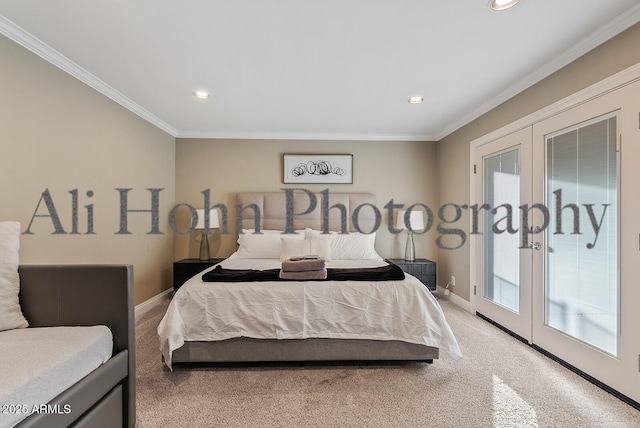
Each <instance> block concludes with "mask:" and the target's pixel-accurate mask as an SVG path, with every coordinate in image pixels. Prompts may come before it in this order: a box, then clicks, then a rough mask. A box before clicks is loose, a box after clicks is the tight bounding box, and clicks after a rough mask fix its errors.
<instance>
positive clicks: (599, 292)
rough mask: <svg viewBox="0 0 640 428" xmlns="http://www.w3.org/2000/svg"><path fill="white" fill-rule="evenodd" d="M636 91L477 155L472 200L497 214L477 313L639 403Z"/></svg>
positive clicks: (637, 87) (480, 247) (636, 87)
mask: <svg viewBox="0 0 640 428" xmlns="http://www.w3.org/2000/svg"><path fill="white" fill-rule="evenodd" d="M634 93H635V94H638V93H640V82H636V83H634V84H631V85H628V86H627V87H623V88H621V89H618V90H616V91H612V92H610V93H608V94H606V95H603V96H600V97H598V98H596V99H595V100H592V101H590V102H588V103H584V104H581V105H579V106H577V107H574V108H572V109H570V110H567V111H565V112H562V113H559V114H557V115H554V116H552V117H550V118H547V119H545V120H543V121H540V122H538V123H535V124H533V125H532V126H529V127H527V128H525V129H523V130H521V131H518V132H516V133H513V134H511V135H508V136H506V137H502V138H500V139H498V140H495V141H492V142H490V143H487V144H484V145H482V146H479V147H477V148H476V149H475V165H476V174H475V177H476V178H475V182H474V184H475V195H476V201H474V202H475V203H476V204H477V206H480V204H487V205H488V206H489V207H490V208H491V209H492V211H489V210H488V209H485V210H478V211H479V213H480V214H481V215H479V216H478V223H477V225H478V229H479V230H478V232H481V233H482V234H481V235H477V236H478V239H476V240H475V243H474V245H475V254H476V260H475V280H476V282H475V284H477V286H478V289H477V291H476V296H475V297H476V311H477V312H478V313H480V314H482V315H484V316H486V317H487V318H489V319H491V320H493V321H494V322H496V323H498V324H500V325H502V326H504V327H505V328H507V329H509V330H511V331H513V332H514V333H516V334H517V335H519V336H521V337H522V338H524V339H525V340H526V341H528V342H529V343H531V344H534V345H536V346H538V347H540V348H542V349H544V350H545V351H547V352H549V353H551V354H553V355H555V356H556V357H558V358H560V359H562V360H564V361H566V362H567V363H569V364H571V365H572V366H574V367H576V368H578V369H579V370H581V371H583V372H585V373H587V374H588V375H590V376H592V377H593V378H595V379H597V380H599V381H601V382H603V383H604V384H606V385H608V386H610V387H611V388H613V389H615V390H617V391H619V392H621V393H622V394H624V395H626V396H627V397H630V398H631V399H633V400H635V401H637V402H640V373H639V372H640V355H639V354H640V327H638V326H640V316H639V315H638V314H639V313H640V309H639V308H640V306H639V305H640V300H638V298H639V297H640V293H639V292H638V288H639V287H638V286H637V279H635V278H637V276H635V277H634V275H637V274H638V273H639V271H640V269H639V268H638V265H639V260H638V259H639V257H638V253H639V252H640V236H639V235H638V232H640V228H638V224H640V222H639V221H638V218H639V217H638V214H640V209H639V208H640V204H639V202H640V201H639V200H640V198H638V197H637V196H635V195H636V194H638V193H640V192H639V191H638V190H637V189H633V186H636V187H637V186H639V185H640V180H638V178H640V173H638V172H637V171H638V169H639V168H638V166H637V165H636V164H637V161H638V160H639V159H640V157H638V156H640V149H638V147H637V146H638V138H640V132H639V130H638V128H640V125H639V123H638V122H639V119H640V116H639V111H640V102H639V101H638V100H637V98H638V97H637V96H636V97H634V96H633V94H634ZM621 135H628V136H635V138H636V141H633V140H632V138H629V139H628V144H627V145H624V146H623V145H621ZM621 154H624V155H625V157H624V159H625V161H626V162H627V163H626V164H623V161H622V156H621ZM623 166H626V169H624V168H623ZM623 177H625V178H624V182H625V183H628V184H627V185H628V186H631V187H627V188H625V190H626V193H625V192H623V191H622V186H621V182H623ZM534 204H537V205H535V207H533V208H532V206H534ZM506 205H511V207H512V212H511V224H510V225H509V224H508V223H507V214H508V210H507V208H502V207H506ZM623 208H624V210H623ZM525 212H526V215H525ZM472 215H473V212H472ZM472 220H473V219H472ZM509 226H510V228H509ZM625 226H626V229H625ZM525 227H527V229H525V230H526V232H525V233H522V232H523V229H524V228H525ZM623 230H627V231H628V232H627V233H626V234H624V233H621V232H622V231H623ZM629 232H631V233H629ZM633 241H636V242H633ZM624 249H627V250H626V251H625V250H624ZM625 278H626V279H627V281H626V282H625Z"/></svg>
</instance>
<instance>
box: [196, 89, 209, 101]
mask: <svg viewBox="0 0 640 428" xmlns="http://www.w3.org/2000/svg"><path fill="white" fill-rule="evenodd" d="M193 95H194V96H195V97H196V98H200V99H201V100H206V99H207V98H210V97H211V95H209V92H206V91H195V92H194V93H193Z"/></svg>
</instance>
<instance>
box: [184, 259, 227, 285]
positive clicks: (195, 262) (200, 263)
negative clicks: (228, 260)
mask: <svg viewBox="0 0 640 428" xmlns="http://www.w3.org/2000/svg"><path fill="white" fill-rule="evenodd" d="M223 260H224V258H222V259H209V260H200V259H182V260H178V261H177V262H173V291H178V288H180V287H181V286H182V284H184V283H185V282H187V280H188V279H189V278H191V277H192V276H194V275H195V274H197V273H200V272H202V271H203V270H205V269H206V268H208V267H210V266H213V265H215V264H217V263H220V262H221V261H223Z"/></svg>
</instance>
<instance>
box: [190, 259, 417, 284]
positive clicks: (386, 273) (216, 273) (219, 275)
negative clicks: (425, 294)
mask: <svg viewBox="0 0 640 428" xmlns="http://www.w3.org/2000/svg"><path fill="white" fill-rule="evenodd" d="M401 279H404V272H403V271H402V269H400V267H399V266H397V265H395V264H393V263H390V264H388V265H387V266H380V267H375V268H355V269H348V268H340V269H338V268H329V269H327V277H326V278H325V279H323V280H316V281H397V280H401ZM202 280H203V281H204V282H250V281H282V278H280V269H266V270H256V269H224V268H222V267H221V266H220V265H217V266H216V267H215V268H214V269H212V270H210V271H209V272H207V273H205V274H204V275H202Z"/></svg>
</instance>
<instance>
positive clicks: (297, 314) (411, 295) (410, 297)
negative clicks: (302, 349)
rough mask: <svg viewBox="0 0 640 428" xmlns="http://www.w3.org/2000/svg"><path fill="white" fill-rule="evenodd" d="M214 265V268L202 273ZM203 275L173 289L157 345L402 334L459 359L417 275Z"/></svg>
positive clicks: (270, 264) (261, 264) (271, 262)
mask: <svg viewBox="0 0 640 428" xmlns="http://www.w3.org/2000/svg"><path fill="white" fill-rule="evenodd" d="M384 264H386V263H385V262H383V261H378V260H335V261H330V262H327V268H338V267H340V268H356V267H377V266H382V265H384ZM221 265H222V267H224V268H228V269H275V268H279V267H280V261H279V260H276V259H239V258H235V257H234V256H231V257H230V258H228V259H226V260H224V261H223V262H222V263H221ZM211 269H213V267H211V268H209V269H207V270H205V271H203V273H204V272H206V271H208V270H211ZM201 277H202V273H201V274H198V275H196V276H194V277H193V278H191V279H190V280H188V281H187V282H186V283H185V284H184V285H182V287H180V289H179V290H178V291H177V292H176V294H175V296H174V297H173V300H172V301H171V303H170V304H169V307H168V309H167V312H166V314H165V316H164V318H163V319H162V321H161V322H160V325H159V326H158V335H159V337H160V349H161V351H162V355H163V356H164V361H165V363H166V364H167V366H169V367H171V354H172V352H173V351H174V350H175V349H177V348H179V347H181V346H182V345H183V344H184V342H185V341H213V340H225V339H230V338H234V337H251V338H256V339H306V338H312V337H313V338H334V339H373V340H400V341H404V342H410V343H417V344H423V345H427V346H434V347H438V348H440V350H441V351H444V352H445V353H448V354H449V355H451V356H453V357H455V358H457V357H459V356H460V355H461V354H460V349H459V347H458V343H457V341H456V339H455V337H454V335H453V333H452V331H451V328H450V327H449V325H448V324H447V322H446V320H445V317H444V314H443V313H442V309H441V308H440V305H439V304H438V302H437V301H436V299H435V298H434V297H433V295H432V294H431V292H430V291H429V290H427V288H426V287H425V286H424V285H423V284H422V283H421V282H420V281H419V280H418V279H416V278H415V277H413V276H411V275H409V274H407V275H406V278H405V279H404V280H402V281H377V282H376V281H306V282H301V281H283V282H239V283H228V282H227V283H224V282H203V281H202V279H201Z"/></svg>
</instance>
